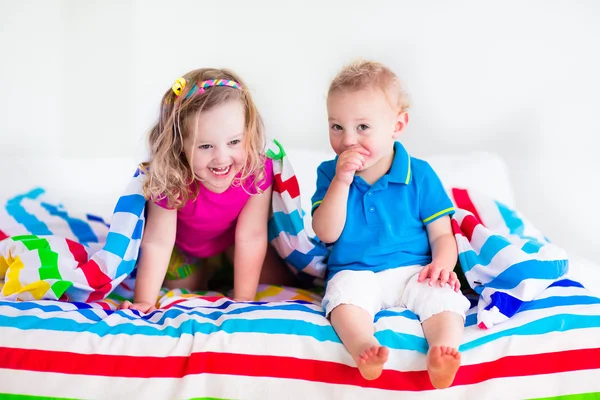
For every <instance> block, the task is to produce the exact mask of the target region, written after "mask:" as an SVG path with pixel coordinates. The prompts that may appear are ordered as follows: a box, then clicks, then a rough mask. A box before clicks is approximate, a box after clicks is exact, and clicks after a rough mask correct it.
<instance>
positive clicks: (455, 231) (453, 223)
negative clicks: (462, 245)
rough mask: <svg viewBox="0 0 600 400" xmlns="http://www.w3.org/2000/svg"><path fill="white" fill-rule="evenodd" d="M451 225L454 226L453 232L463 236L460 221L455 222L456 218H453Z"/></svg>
mask: <svg viewBox="0 0 600 400" xmlns="http://www.w3.org/2000/svg"><path fill="white" fill-rule="evenodd" d="M450 223H451V224H452V232H454V234H459V235H463V236H464V234H463V232H462V231H461V230H460V225H459V224H458V221H457V220H455V219H454V218H452V219H451V220H450Z"/></svg>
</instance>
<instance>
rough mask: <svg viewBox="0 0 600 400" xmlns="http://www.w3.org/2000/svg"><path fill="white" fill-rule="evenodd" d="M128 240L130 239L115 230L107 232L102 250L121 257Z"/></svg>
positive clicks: (125, 249)
mask: <svg viewBox="0 0 600 400" xmlns="http://www.w3.org/2000/svg"><path fill="white" fill-rule="evenodd" d="M129 241H130V239H129V238H128V237H127V236H125V235H121V234H120V233H116V232H108V235H107V236H106V244H105V245H104V247H103V250H106V251H108V252H109V253H113V254H115V255H117V256H119V257H121V258H123V256H124V255H125V252H126V251H127V246H129Z"/></svg>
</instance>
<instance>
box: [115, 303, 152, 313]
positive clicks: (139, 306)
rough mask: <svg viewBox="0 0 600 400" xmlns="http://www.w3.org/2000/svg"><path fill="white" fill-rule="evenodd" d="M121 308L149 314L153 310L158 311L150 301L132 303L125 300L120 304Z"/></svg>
mask: <svg viewBox="0 0 600 400" xmlns="http://www.w3.org/2000/svg"><path fill="white" fill-rule="evenodd" d="M119 310H138V311H139V312H141V313H144V314H149V313H151V312H152V311H156V307H155V306H154V304H150V303H144V302H141V303H132V302H130V301H127V300H125V301H124V302H123V303H121V305H120V306H119Z"/></svg>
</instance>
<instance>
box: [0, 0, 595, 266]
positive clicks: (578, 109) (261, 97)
mask: <svg viewBox="0 0 600 400" xmlns="http://www.w3.org/2000/svg"><path fill="white" fill-rule="evenodd" d="M0 1H1V2H0V32H1V35H0V50H1V53H0V54H2V55H1V57H2V61H1V62H0V116H2V120H3V122H4V124H3V126H2V133H1V135H2V136H1V137H2V142H1V144H2V146H0V156H5V155H9V154H14V152H16V151H18V153H20V154H24V155H25V154H28V155H38V154H41V153H47V152H53V153H56V154H57V155H59V156H63V157H71V156H81V155H88V156H89V157H105V156H110V157H121V156H128V155H132V154H133V155H137V156H139V157H142V156H143V154H144V142H143V135H144V134H145V132H146V130H147V129H148V128H149V126H150V125H151V123H152V122H153V120H154V118H155V117H156V112H157V109H158V102H159V99H160V96H161V95H162V93H163V92H164V91H165V90H167V89H168V88H169V87H170V85H171V84H172V82H173V81H174V79H175V78H176V77H178V76H179V75H181V74H183V73H184V72H186V71H188V70H190V69H193V68H198V67H202V66H219V67H228V68H231V69H234V70H236V71H237V72H239V73H240V74H241V75H242V76H243V77H244V79H245V80H246V81H247V82H248V83H249V85H250V86H251V88H252V89H253V91H254V94H255V96H256V100H257V103H258V105H259V107H260V109H261V111H262V114H263V117H264V119H265V122H266V125H267V128H268V131H269V133H270V135H271V136H276V137H278V138H280V139H281V140H282V141H283V142H284V143H285V144H287V145H288V146H302V147H310V148H326V147H327V146H328V139H327V129H326V115H325V107H324V100H325V93H326V88H327V85H328V82H329V80H330V79H331V78H332V76H333V75H334V74H335V72H336V71H337V70H338V69H339V68H340V67H341V65H342V64H344V63H346V62H348V61H351V60H353V59H354V58H356V57H359V56H360V57H364V58H373V59H377V60H379V61H382V62H384V63H386V64H388V65H389V66H390V67H392V68H393V69H394V70H395V71H396V72H397V73H398V74H399V75H400V76H401V78H403V79H404V80H405V81H406V84H407V87H408V89H409V92H410V94H411V97H412V99H413V109H412V114H411V117H412V119H411V124H410V126H409V129H408V130H407V133H406V135H405V137H404V138H403V141H404V143H405V144H406V145H407V147H408V148H409V150H410V151H412V152H413V154H415V155H417V156H426V155H431V154H435V153H444V152H452V153H456V152H461V151H471V150H488V151H495V152H497V153H499V154H500V155H502V156H503V157H504V158H505V159H507V160H508V162H509V163H510V167H511V173H512V178H513V181H514V185H515V190H516V193H517V202H518V205H519V209H520V210H521V211H522V212H523V213H524V214H525V216H527V217H529V218H530V219H531V220H533V221H534V222H535V223H536V224H537V225H538V226H539V227H540V228H541V229H542V231H544V232H545V233H546V234H547V235H548V236H549V237H550V238H551V239H553V240H554V241H555V242H557V243H558V244H560V245H563V246H565V247H566V248H568V249H569V250H572V251H573V252H576V253H579V254H583V255H584V256H587V257H589V258H592V259H594V260H595V261H597V262H600V234H599V233H598V227H599V226H600V213H599V212H598V211H597V210H598V209H599V208H600V207H599V206H600V191H599V190H598V188H597V182H598V178H597V174H598V173H599V172H600V157H598V155H597V152H598V150H599V149H600V145H599V144H598V143H599V141H598V135H599V134H600V119H599V118H598V117H597V110H599V109H600V96H599V95H598V94H599V93H600V74H598V71H600V52H599V51H598V48H599V46H600V44H599V43H600V3H599V2H596V1H593V0H589V1H567V0H565V1H541V0H540V1H528V2H522V1H516V0H509V1H504V2H495V3H491V2H480V1H476V0H472V1H452V2H448V1H441V0H440V1H420V2H417V1H369V2H367V1H360V2H359V1H348V0H345V1H342V0H338V1H333V0H330V1H327V2H324V1H305V2H300V1H287V2H286V1H273V2H267V1H257V0H254V1H251V2H248V1H228V2H208V1H204V2H201V1H192V0H190V1H170V2H165V1H148V0H138V1H129V2H128V1H121V0H110V1H85V2H80V1H75V0H64V1H53V2H52V1H42V0H40V1H32V0H29V1H17V0H14V1H10V0H7V1H3V0H0ZM215 4H220V5H215ZM221 4H222V5H221Z"/></svg>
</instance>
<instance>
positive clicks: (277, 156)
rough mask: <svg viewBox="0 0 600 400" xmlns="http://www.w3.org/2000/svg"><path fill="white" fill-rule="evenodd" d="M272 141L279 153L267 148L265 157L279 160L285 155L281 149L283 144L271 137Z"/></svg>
mask: <svg viewBox="0 0 600 400" xmlns="http://www.w3.org/2000/svg"><path fill="white" fill-rule="evenodd" d="M273 143H275V145H276V146H277V147H278V148H279V153H277V154H275V152H274V151H273V150H271V149H269V150H267V157H269V158H270V159H271V160H275V161H278V160H281V159H282V158H283V157H285V150H283V146H282V145H281V143H279V142H278V141H277V140H275V139H273Z"/></svg>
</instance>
